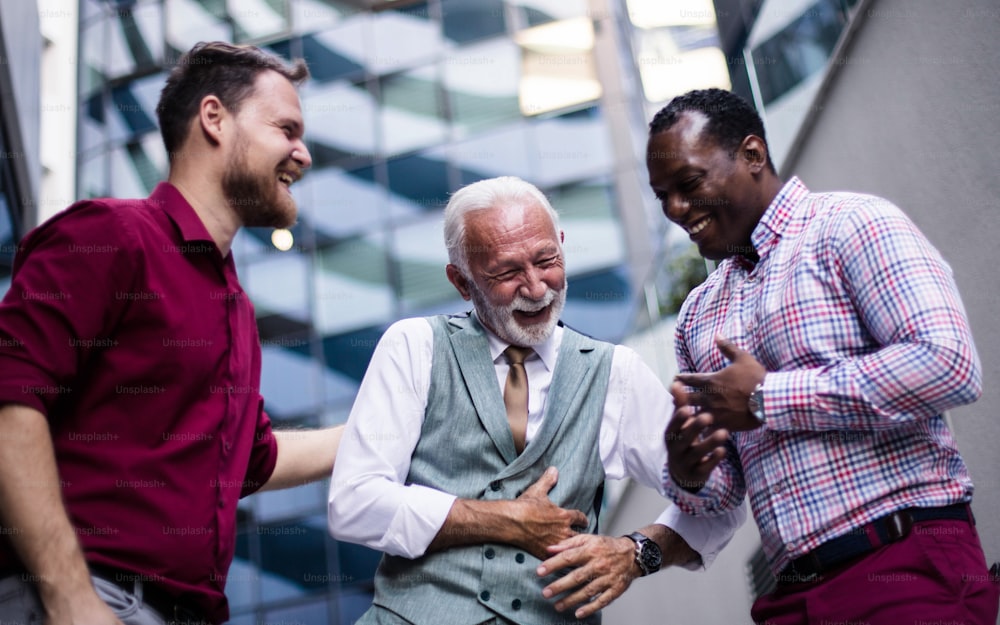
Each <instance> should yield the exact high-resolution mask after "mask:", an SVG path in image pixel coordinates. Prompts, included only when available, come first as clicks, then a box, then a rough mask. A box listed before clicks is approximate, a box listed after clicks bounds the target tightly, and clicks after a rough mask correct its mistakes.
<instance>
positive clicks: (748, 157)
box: [740, 135, 767, 174]
mask: <svg viewBox="0 0 1000 625" xmlns="http://www.w3.org/2000/svg"><path fill="white" fill-rule="evenodd" d="M740 157H741V158H742V159H743V161H744V162H745V163H746V164H747V166H748V167H749V168H750V173H752V174H759V173H760V172H761V171H763V170H764V169H765V168H766V167H767V143H765V142H764V140H763V139H761V138H760V137H758V136H757V135H747V136H746V138H744V139H743V142H742V143H741V144H740Z"/></svg>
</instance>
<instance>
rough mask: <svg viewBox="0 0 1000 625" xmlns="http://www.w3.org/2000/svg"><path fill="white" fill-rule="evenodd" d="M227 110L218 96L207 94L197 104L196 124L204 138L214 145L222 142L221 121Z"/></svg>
mask: <svg viewBox="0 0 1000 625" xmlns="http://www.w3.org/2000/svg"><path fill="white" fill-rule="evenodd" d="M228 114H229V111H227V110H226V107H225V106H223V104H222V100H220V99H219V97H218V96H216V95H212V94H209V95H207V96H205V97H204V98H202V99H201V104H200V105H199V106H198V125H199V126H200V127H201V131H202V133H203V134H204V135H205V138H206V139H207V140H208V141H209V143H212V144H214V145H218V144H220V143H222V131H223V121H224V120H225V118H226V115H228Z"/></svg>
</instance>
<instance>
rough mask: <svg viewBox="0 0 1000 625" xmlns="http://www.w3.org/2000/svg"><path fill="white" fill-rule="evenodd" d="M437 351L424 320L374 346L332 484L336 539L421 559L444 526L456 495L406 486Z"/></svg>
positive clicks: (394, 330)
mask: <svg viewBox="0 0 1000 625" xmlns="http://www.w3.org/2000/svg"><path fill="white" fill-rule="evenodd" d="M432 349H433V332H432V330H431V327H430V324H428V323H427V321H426V320H424V319H405V320H403V321H399V322H396V323H395V324H393V325H392V326H390V327H389V328H388V329H387V330H386V332H385V334H384V335H383V336H382V338H381V340H380V341H379V343H378V345H377V346H376V348H375V353H374V354H373V355H372V360H371V363H370V364H369V366H368V371H367V373H366V374H365V377H364V379H363V380H362V382H361V387H360V389H359V390H358V395H357V398H356V399H355V402H354V407H353V409H352V410H351V414H350V417H349V418H348V421H347V426H346V428H345V430H344V435H343V439H342V440H341V444H340V449H339V451H338V453H337V463H336V465H335V466H334V470H333V477H332V479H331V483H330V492H329V500H328V504H329V507H328V512H329V527H330V533H331V534H332V535H333V537H334V538H336V539H338V540H345V541H348V542H354V543H360V544H363V545H366V546H367V547H370V548H372V549H376V550H378V551H383V552H385V553H388V554H390V555H396V556H402V557H406V558H417V557H420V556H422V555H423V554H424V553H425V552H426V550H427V547H428V546H429V545H430V544H431V541H432V540H434V537H435V536H436V535H437V533H438V531H439V530H440V529H441V527H442V526H443V525H444V521H445V519H446V518H447V516H448V512H449V511H450V510H451V506H452V504H453V503H454V502H455V499H456V497H455V496H453V495H450V494H448V493H445V492H442V491H439V490H436V489H433V488H428V487H426V486H421V485H415V484H411V485H407V484H405V481H406V476H407V474H408V473H409V466H410V458H411V456H412V455H413V450H414V449H415V448H416V445H417V441H418V439H419V437H420V429H421V425H422V424H423V419H424V410H425V408H426V404H427V394H428V390H429V388H430V365H431V352H432Z"/></svg>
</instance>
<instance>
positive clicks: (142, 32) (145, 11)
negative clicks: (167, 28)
mask: <svg viewBox="0 0 1000 625" xmlns="http://www.w3.org/2000/svg"><path fill="white" fill-rule="evenodd" d="M109 21H110V25H109V28H108V31H107V34H108V50H107V52H108V57H107V58H106V62H107V67H106V69H107V73H108V75H109V77H112V78H114V77H118V76H125V75H130V74H135V73H137V72H140V71H143V70H148V69H153V68H155V67H156V65H157V63H159V62H160V61H162V59H163V36H162V29H163V26H162V24H163V10H162V7H161V5H160V4H145V5H139V6H135V7H129V6H119V7H118V8H116V9H115V11H114V12H113V13H112V14H111V17H109Z"/></svg>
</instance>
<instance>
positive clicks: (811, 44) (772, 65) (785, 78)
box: [753, 0, 846, 105]
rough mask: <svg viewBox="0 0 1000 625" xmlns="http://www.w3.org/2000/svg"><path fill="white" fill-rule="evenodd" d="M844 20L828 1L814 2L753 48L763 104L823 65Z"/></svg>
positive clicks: (785, 91)
mask: <svg viewBox="0 0 1000 625" xmlns="http://www.w3.org/2000/svg"><path fill="white" fill-rule="evenodd" d="M836 4H839V2H837V3H836ZM845 19H846V18H845V17H844V15H843V14H842V13H841V12H839V11H838V10H837V9H836V8H835V7H834V6H833V3H831V2H830V1H828V0H827V1H821V2H817V3H815V4H814V5H812V6H811V7H809V8H808V10H806V11H805V12H804V13H803V14H802V16H801V17H799V18H798V19H796V20H794V21H792V23H790V24H789V25H788V26H786V27H785V28H783V29H781V30H780V31H779V32H778V33H777V34H775V35H774V36H772V37H770V38H769V39H768V40H767V41H765V42H763V43H762V44H760V45H759V46H757V47H755V48H754V49H753V60H754V67H755V68H756V74H757V81H758V84H759V87H760V96H761V100H762V101H763V103H764V104H765V105H767V104H770V103H771V102H773V101H774V100H776V99H778V98H779V97H781V96H782V95H784V94H785V93H787V92H788V91H790V90H791V89H793V88H794V87H795V86H796V85H798V84H800V83H801V82H802V81H804V80H805V79H806V78H808V77H809V76H812V75H813V74H815V73H817V72H819V71H820V70H822V69H823V68H824V67H826V63H827V60H828V59H829V58H830V53H831V52H832V51H833V48H834V46H835V45H836V44H837V40H838V39H839V38H840V32H841V30H843V27H844V20H845Z"/></svg>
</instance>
